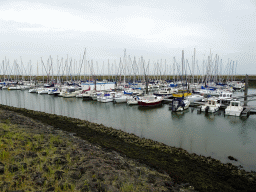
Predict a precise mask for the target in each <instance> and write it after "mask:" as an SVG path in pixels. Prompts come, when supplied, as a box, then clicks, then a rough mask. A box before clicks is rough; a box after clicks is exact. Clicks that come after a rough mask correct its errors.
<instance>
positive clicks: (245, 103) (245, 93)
mask: <svg viewBox="0 0 256 192" xmlns="http://www.w3.org/2000/svg"><path fill="white" fill-rule="evenodd" d="M247 93H248V75H247V74H246V76H245V89H244V106H247Z"/></svg>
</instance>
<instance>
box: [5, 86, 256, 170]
mask: <svg viewBox="0 0 256 192" xmlns="http://www.w3.org/2000/svg"><path fill="white" fill-rule="evenodd" d="M251 93H254V94H255V93H256V89H254V88H253V89H249V93H248V94H251ZM238 95H243V93H241V92H240V93H239V92H238V93H235V95H234V96H238ZM0 103H1V104H4V105H9V106H14V107H19V108H26V109H31V110H36V111H43V112H46V113H53V114H57V115H63V116H68V117H74V118H79V119H83V120H88V121H91V122H95V123H99V124H103V125H105V126H109V127H113V128H115V129H121V130H123V131H125V132H128V133H134V134H136V135H138V136H140V137H145V138H149V139H152V140H156V141H159V142H162V143H164V144H166V145H170V146H175V147H181V148H183V149H185V150H187V151H188V152H190V153H196V154H199V155H204V156H211V157H213V158H215V159H219V160H221V161H222V162H223V163H228V162H229V163H232V164H234V165H242V166H243V168H244V169H245V170H247V171H251V170H252V171H256V161H255V159H256V148H255V146H256V115H251V116H250V117H249V118H240V117H233V116H224V113H223V111H220V112H218V113H216V114H208V115H206V114H204V113H201V114H197V110H196V109H193V108H190V109H189V110H187V111H186V112H183V113H172V112H171V111H170V110H169V106H168V105H163V106H161V107H158V108H151V109H144V108H140V107H138V106H128V105H126V104H113V103H112V102H111V103H99V102H97V101H82V99H79V98H62V97H54V96H51V95H38V94H33V93H28V91H20V90H13V91H8V90H1V91H0ZM255 104H256V102H255V101H252V102H249V105H255ZM229 155H231V156H233V157H235V158H236V159H238V161H237V162H235V161H230V160H229V159H228V156H229Z"/></svg>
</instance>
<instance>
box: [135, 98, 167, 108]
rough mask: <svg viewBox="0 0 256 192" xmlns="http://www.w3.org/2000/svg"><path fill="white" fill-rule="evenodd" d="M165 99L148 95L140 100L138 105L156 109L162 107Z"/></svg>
mask: <svg viewBox="0 0 256 192" xmlns="http://www.w3.org/2000/svg"><path fill="white" fill-rule="evenodd" d="M162 101H163V97H157V96H155V95H147V96H144V97H143V98H142V99H140V100H138V105H139V106H142V107H154V106H159V105H162Z"/></svg>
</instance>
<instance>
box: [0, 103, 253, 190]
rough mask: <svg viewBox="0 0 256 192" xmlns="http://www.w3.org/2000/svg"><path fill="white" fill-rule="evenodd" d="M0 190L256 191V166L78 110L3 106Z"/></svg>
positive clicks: (0, 141) (0, 128) (0, 114)
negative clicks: (91, 118) (61, 112)
mask: <svg viewBox="0 0 256 192" xmlns="http://www.w3.org/2000/svg"><path fill="white" fill-rule="evenodd" d="M0 108H1V110H0V120H1V124H0V191H22V190H23V191H255V188H256V183H255V181H256V180H255V179H256V176H255V175H256V174H255V172H245V171H244V170H242V169H240V168H238V167H236V166H233V165H232V164H222V163H221V162H220V161H218V160H215V159H212V158H210V157H203V156H198V155H196V154H189V153H188V152H187V151H185V150H183V149H180V148H174V147H169V146H166V145H164V144H162V143H159V142H155V141H152V140H150V139H145V138H139V137H137V136H136V135H134V134H128V133H125V132H123V131H120V130H116V129H113V128H109V127H105V126H103V125H99V124H95V123H90V122H88V121H83V120H79V119H74V118H68V117H63V116H57V115H52V114H46V113H42V112H36V111H31V110H26V109H19V108H14V107H8V106H3V105H1V106H0Z"/></svg>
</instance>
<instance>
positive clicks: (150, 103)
mask: <svg viewBox="0 0 256 192" xmlns="http://www.w3.org/2000/svg"><path fill="white" fill-rule="evenodd" d="M138 105H139V106H141V107H155V106H159V105H162V101H157V102H144V101H138Z"/></svg>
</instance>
